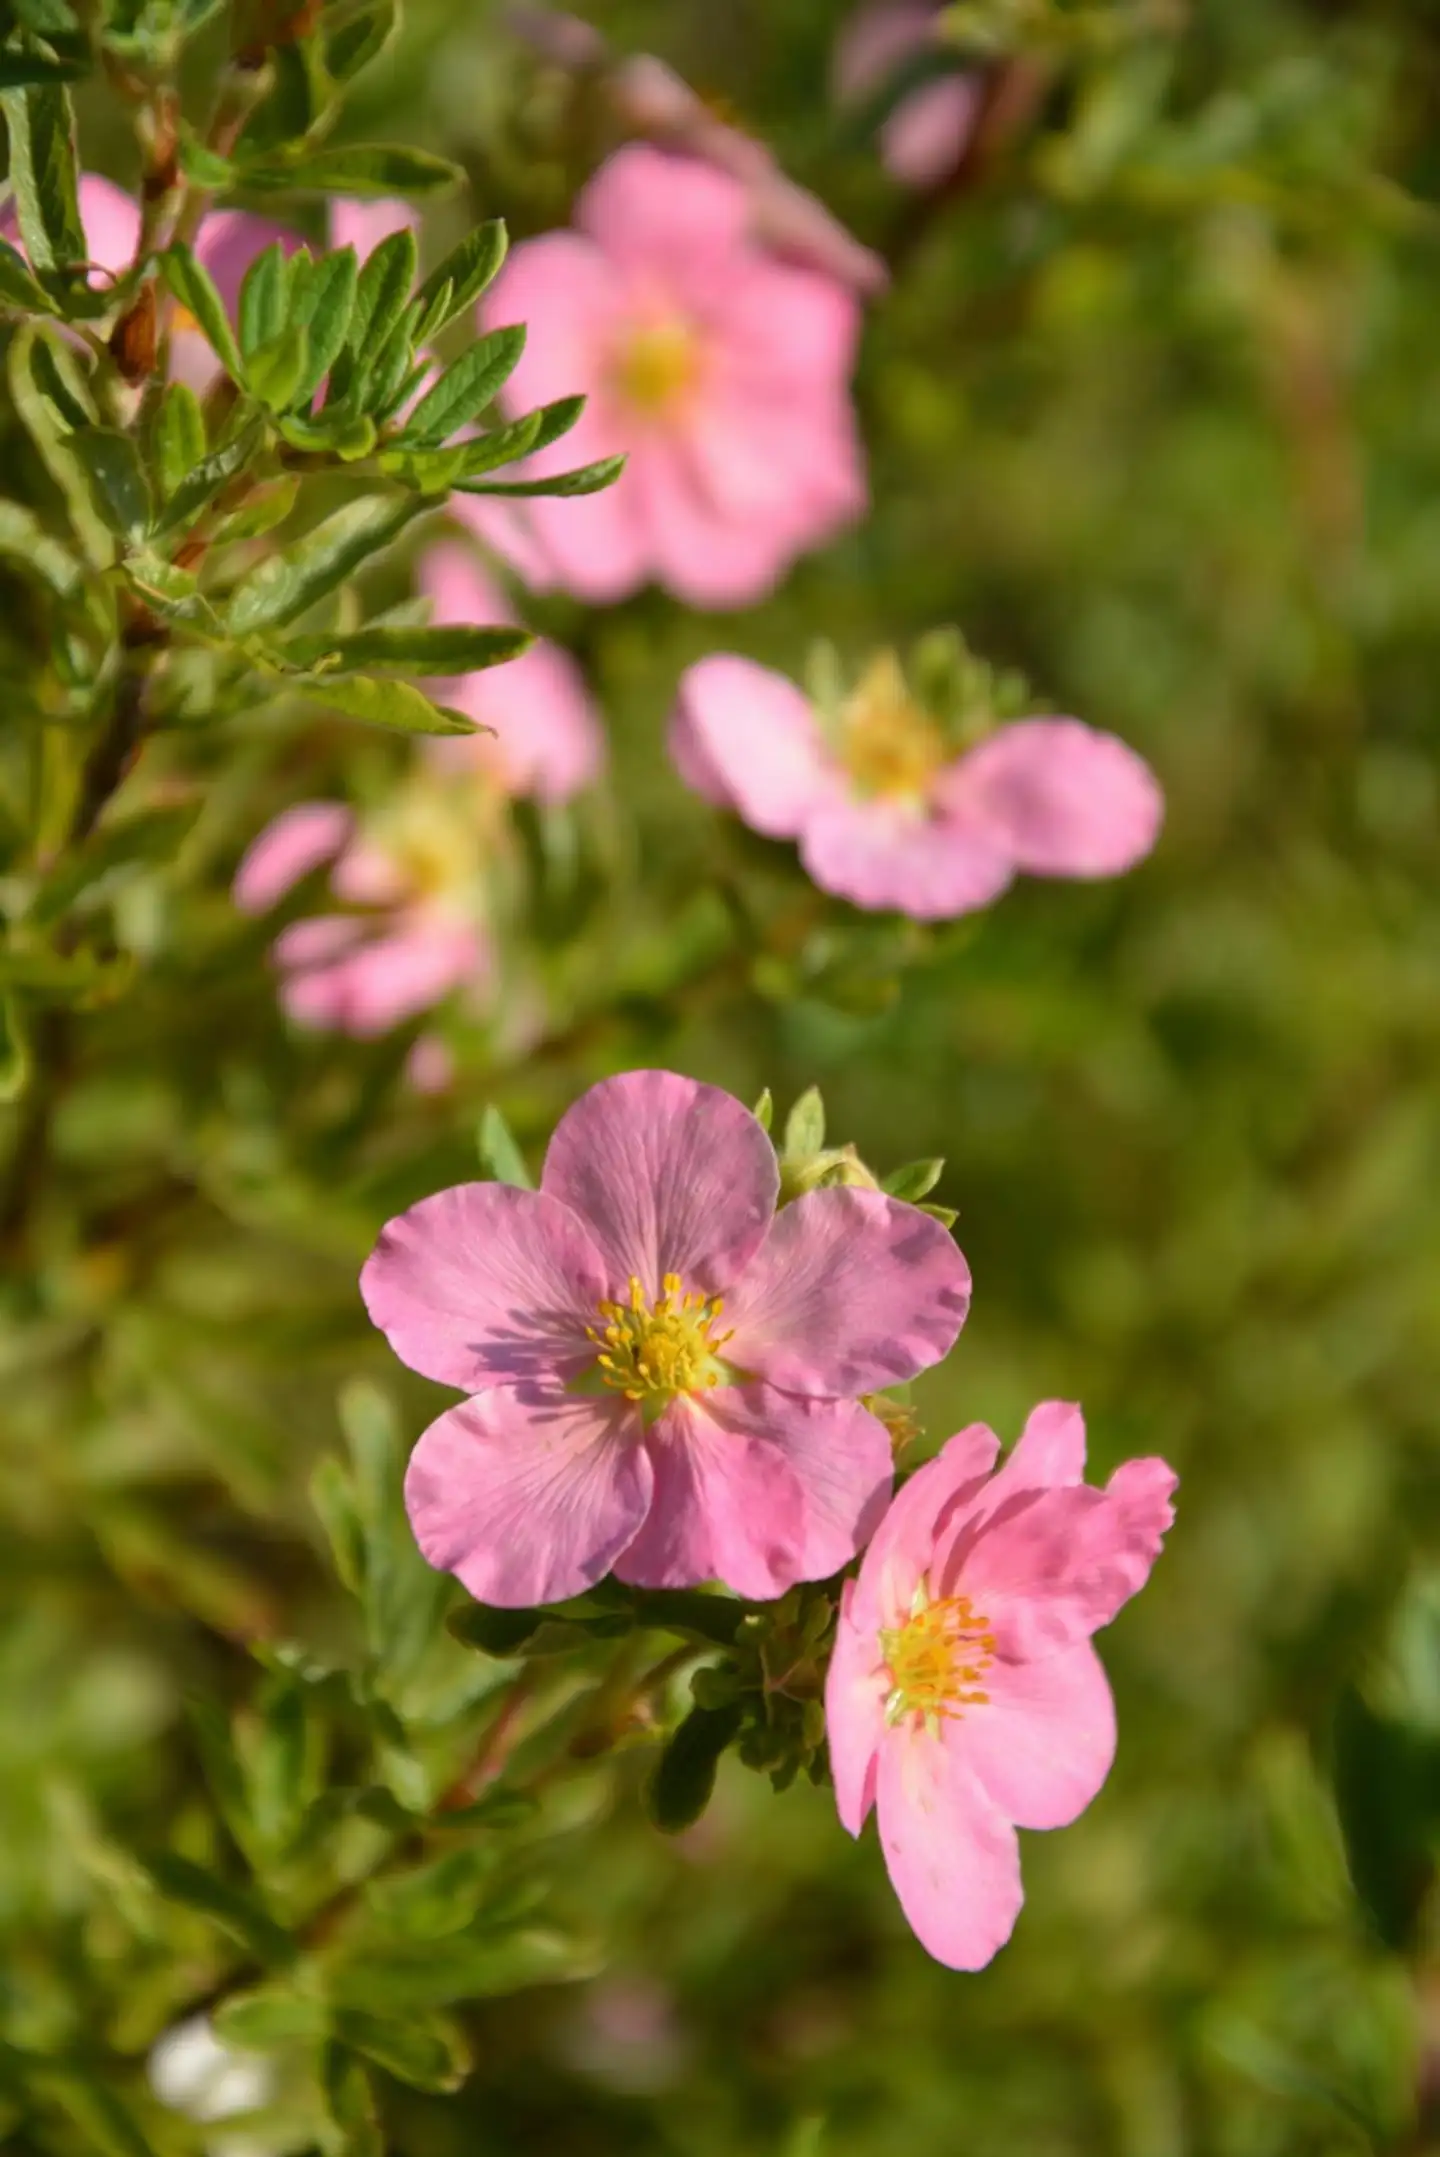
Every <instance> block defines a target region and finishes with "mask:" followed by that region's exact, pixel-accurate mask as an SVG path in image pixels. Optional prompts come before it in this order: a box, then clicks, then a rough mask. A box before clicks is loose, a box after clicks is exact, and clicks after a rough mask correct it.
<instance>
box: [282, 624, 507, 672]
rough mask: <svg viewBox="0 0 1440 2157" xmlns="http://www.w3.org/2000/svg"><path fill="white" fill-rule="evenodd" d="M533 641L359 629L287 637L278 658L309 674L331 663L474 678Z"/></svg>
mask: <svg viewBox="0 0 1440 2157" xmlns="http://www.w3.org/2000/svg"><path fill="white" fill-rule="evenodd" d="M533 642H534V639H533V637H531V635H530V633H529V631H528V630H524V629H509V628H496V629H492V628H481V627H479V626H476V627H470V626H468V625H467V626H461V625H458V624H456V625H448V626H445V627H441V628H435V629H424V628H417V629H383V628H382V629H358V630H355V631H353V632H352V633H351V634H349V635H348V636H328V637H327V636H307V637H287V638H286V639H285V641H284V642H283V643H282V644H278V645H276V646H275V648H274V649H275V652H276V654H277V656H278V657H280V658H282V659H284V660H285V661H286V662H287V664H289V665H291V666H296V667H301V668H303V669H305V670H306V671H310V670H313V669H315V668H321V667H325V666H328V665H333V666H334V668H335V670H336V671H337V672H343V673H348V672H350V671H352V670H354V669H356V668H360V669H365V670H367V671H371V672H381V673H388V672H390V671H392V670H393V671H394V672H396V673H400V674H439V675H445V674H473V673H475V672H476V671H477V670H478V669H479V668H481V667H494V666H499V665H501V664H502V663H503V662H504V661H505V660H507V659H518V658H519V656H520V654H521V652H523V651H528V649H529V647H530V645H531V644H532V643H533Z"/></svg>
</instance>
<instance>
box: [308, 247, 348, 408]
mask: <svg viewBox="0 0 1440 2157" xmlns="http://www.w3.org/2000/svg"><path fill="white" fill-rule="evenodd" d="M359 282H360V265H359V261H358V258H357V256H356V253H355V250H354V248H353V247H342V248H341V250H340V252H339V253H338V254H335V255H327V256H326V257H325V259H324V261H323V262H319V263H317V264H316V266H315V274H314V277H313V278H312V279H311V281H310V288H309V291H308V293H307V295H306V306H305V318H306V322H307V325H308V327H309V331H310V364H309V366H308V367H307V368H306V370H305V373H304V375H303V377H302V378H301V382H300V390H301V393H302V395H303V396H304V397H305V398H307V399H308V398H310V397H312V396H313V395H314V393H315V391H316V389H317V388H318V387H319V385H320V383H321V382H322V381H323V380H324V378H325V376H326V375H327V374H328V373H329V371H330V368H331V366H332V365H333V364H334V362H335V360H336V358H337V357H338V355H339V353H340V351H341V349H342V347H343V345H344V343H345V339H346V336H347V334H348V332H349V328H350V315H351V311H352V309H353V308H354V305H355V299H356V293H357V290H358V287H359Z"/></svg>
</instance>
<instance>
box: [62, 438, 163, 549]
mask: <svg viewBox="0 0 1440 2157" xmlns="http://www.w3.org/2000/svg"><path fill="white" fill-rule="evenodd" d="M69 446H70V449H71V452H72V454H73V455H74V456H75V457H76V458H77V459H78V461H79V463H80V466H81V469H82V470H83V471H84V472H85V474H86V476H87V478H88V479H89V481H90V491H91V494H92V496H93V497H94V501H95V507H96V509H97V510H98V511H99V513H100V515H101V516H102V517H103V518H104V520H105V522H106V523H107V524H108V525H109V527H110V529H111V531H112V532H116V533H118V534H119V535H120V536H121V538H123V539H130V540H136V539H142V538H143V537H144V535H145V533H146V532H147V531H148V530H149V529H150V524H151V521H152V519H153V517H154V514H155V505H154V503H153V502H152V501H151V499H150V483H149V481H148V480H147V479H146V477H145V468H144V466H143V465H142V464H141V462H140V451H139V449H138V448H137V446H136V443H135V438H134V436H133V435H129V434H121V433H119V432H118V430H115V429H112V428H109V427H89V428H86V429H84V430H83V432H82V431H80V430H78V429H77V431H76V432H75V433H74V434H72V435H71V436H70V445H69Z"/></svg>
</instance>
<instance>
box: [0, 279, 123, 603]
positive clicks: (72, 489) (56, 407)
mask: <svg viewBox="0 0 1440 2157" xmlns="http://www.w3.org/2000/svg"><path fill="white" fill-rule="evenodd" d="M7 369H8V373H9V379H10V390H11V394H12V396H13V397H14V400H15V408H16V410H17V411H18V413H19V415H20V417H21V419H22V420H23V422H24V424H25V426H26V428H27V430H28V432H29V434H30V437H31V439H32V441H33V442H34V444H35V447H36V448H37V449H38V450H39V452H40V455H41V458H42V459H43V461H44V463H45V466H46V469H47V470H48V471H49V473H50V476H51V478H52V479H53V480H54V481H55V484H56V485H57V486H58V487H59V488H60V490H61V492H62V493H63V495H64V497H65V506H66V508H67V510H68V511H69V514H70V521H71V524H72V525H73V527H74V530H75V533H76V536H77V537H78V539H79V540H80V543H81V545H82V546H83V548H84V550H85V555H86V559H87V560H88V562H89V563H90V565H91V566H92V568H95V569H104V568H108V566H109V565H110V563H111V562H112V561H113V560H114V557H115V542H114V539H113V538H112V536H111V532H110V527H109V525H108V524H107V523H106V522H105V521H104V519H103V518H101V517H99V516H97V515H96V512H95V504H94V500H93V497H92V494H91V488H90V481H89V479H88V477H87V476H86V474H85V473H84V472H83V471H82V469H81V467H80V464H79V462H78V460H77V459H76V457H75V456H74V454H73V452H72V450H71V447H70V439H71V435H72V433H73V431H74V424H75V423H74V421H73V420H72V419H71V417H70V416H69V415H70V414H71V413H72V412H78V413H79V419H80V423H81V424H82V425H86V426H88V425H89V424H90V423H91V419H92V417H93V415H90V414H87V413H86V411H85V409H84V404H83V397H77V395H76V390H77V386H78V387H79V388H80V390H81V391H82V392H83V384H77V378H76V374H75V362H74V359H73V357H72V356H71V355H70V354H68V353H67V354H66V355H65V358H64V360H59V359H57V357H56V354H55V352H54V351H52V349H51V347H50V343H49V339H48V337H47V335H46V333H45V332H44V331H42V330H41V329H40V328H39V327H38V325H37V324H36V323H34V322H22V323H21V324H20V325H19V327H18V328H17V329H16V331H15V334H14V335H13V337H12V338H11V339H10V351H9V357H8V362H7Z"/></svg>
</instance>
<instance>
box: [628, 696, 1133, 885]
mask: <svg viewBox="0 0 1440 2157" xmlns="http://www.w3.org/2000/svg"><path fill="white" fill-rule="evenodd" d="M670 748H671V754H672V755H673V757H674V760H675V763H676V767H677V769H678V770H679V772H680V775H681V777H682V778H683V779H684V780H685V781H686V783H687V784H688V785H689V786H691V787H693V788H694V790H695V791H696V792H697V793H699V794H703V795H704V796H705V797H706V799H707V800H710V801H714V802H716V803H717V804H719V805H721V806H723V807H726V808H730V809H733V810H734V811H735V812H736V813H737V815H739V816H740V817H742V818H743V819H744V821H745V822H746V823H747V824H749V825H750V826H751V827H752V829H753V830H755V831H760V832H764V833H765V834H766V835H767V837H769V838H774V839H796V840H798V842H799V847H800V859H801V861H802V862H803V864H804V866H805V870H806V872H807V874H808V875H809V876H811V877H812V878H813V879H814V881H815V882H816V883H817V884H818V885H819V886H820V888H821V889H822V890H823V891H830V892H834V893H835V894H836V895H837V896H838V897H840V898H843V899H849V900H851V901H852V903H853V904H854V905H856V906H864V907H872V908H883V907H895V908H898V909H899V911H900V912H902V913H906V914H910V915H913V916H914V917H915V919H916V920H920V921H924V920H940V919H944V918H946V917H947V916H950V915H954V914H963V913H968V912H969V911H971V909H973V908H975V907H979V906H986V905H988V904H989V903H990V901H991V900H993V899H995V898H998V897H999V895H1000V893H1001V892H1002V891H1004V889H1005V888H1006V886H1007V885H1008V884H1009V883H1010V882H1011V880H1012V878H1013V877H1014V876H1015V875H1016V874H1017V873H1018V872H1021V871H1024V872H1025V873H1027V874H1029V875H1031V876H1078V877H1095V876H1115V875H1118V874H1119V872H1120V871H1121V870H1123V869H1128V868H1130V867H1132V866H1133V865H1134V863H1135V862H1137V861H1139V860H1141V859H1142V857H1143V856H1144V855H1146V854H1148V853H1149V851H1150V849H1151V847H1152V846H1153V845H1154V843H1155V838H1156V834H1157V832H1158V830H1159V828H1160V819H1161V815H1162V810H1163V801H1162V797H1161V793H1160V789H1159V787H1158V785H1157V784H1156V781H1155V779H1154V777H1153V775H1152V773H1151V772H1150V770H1149V767H1148V766H1147V765H1146V764H1144V763H1143V762H1142V761H1141V759H1140V758H1139V757H1138V756H1136V755H1135V753H1134V751H1133V750H1131V749H1128V748H1126V746H1125V744H1124V743H1123V742H1121V741H1117V740H1116V738H1115V736H1114V735H1113V734H1101V733H1097V732H1096V731H1095V729H1094V728H1092V727H1088V726H1085V725H1083V724H1082V723H1081V722H1080V720H1078V719H1060V718H1044V719H1021V720H1016V721H1014V722H1013V723H1011V724H1009V725H1005V726H1000V727H998V728H996V730H995V731H994V732H993V733H991V734H990V735H989V736H988V737H987V738H986V739H984V740H982V741H980V742H979V743H977V745H976V746H974V747H973V748H969V749H966V750H965V751H964V752H963V753H962V754H960V755H956V754H955V753H954V751H953V749H952V747H951V746H950V745H949V744H947V742H946V739H945V737H944V735H943V734H942V732H941V730H940V728H939V727H938V726H937V725H936V724H935V723H934V721H933V720H932V719H930V718H929V716H928V715H927V714H926V713H925V712H923V711H922V710H921V709H920V708H919V706H918V705H917V704H916V703H915V701H914V700H913V698H912V697H911V695H910V692H909V691H908V689H907V688H906V686H905V681H904V677H903V675H902V674H901V671H900V668H899V665H898V662H897V661H896V660H895V658H894V656H893V654H888V653H887V654H884V655H882V656H881V657H880V658H879V659H877V660H875V661H874V662H873V663H872V664H871V666H870V667H869V669H868V670H867V671H866V673H865V674H864V675H863V676H862V677H861V679H860V681H859V682H858V683H857V684H856V686H855V688H854V689H853V690H852V691H851V693H850V695H849V696H848V697H847V698H846V699H845V700H844V702H843V703H842V705H841V706H840V708H839V710H838V712H837V713H836V714H835V715H834V717H833V719H832V720H831V721H830V723H829V725H828V728H827V727H826V726H825V725H823V724H822V721H821V718H820V715H819V714H818V713H817V712H816V710H815V707H814V706H813V705H812V704H811V703H810V701H809V699H808V698H807V697H806V696H804V695H803V694H802V692H801V691H800V690H799V689H798V688H797V687H796V686H795V684H794V683H793V682H791V681H788V680H787V679H786V678H785V676H784V675H783V674H776V673H773V672H772V671H771V670H770V669H769V668H768V667H762V666H758V665H757V664H756V663H755V661H753V660H751V659H742V658H738V657H736V656H734V655H733V654H730V653H716V654H715V655H714V656H712V657H711V658H708V659H702V660H700V661H699V662H698V663H697V664H696V665H695V666H692V667H690V668H688V669H687V671H686V673H685V674H684V675H683V676H682V678H681V683H680V691H679V697H678V701H677V704H676V709H675V713H674V716H673V718H672V721H671V731H670Z"/></svg>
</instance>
